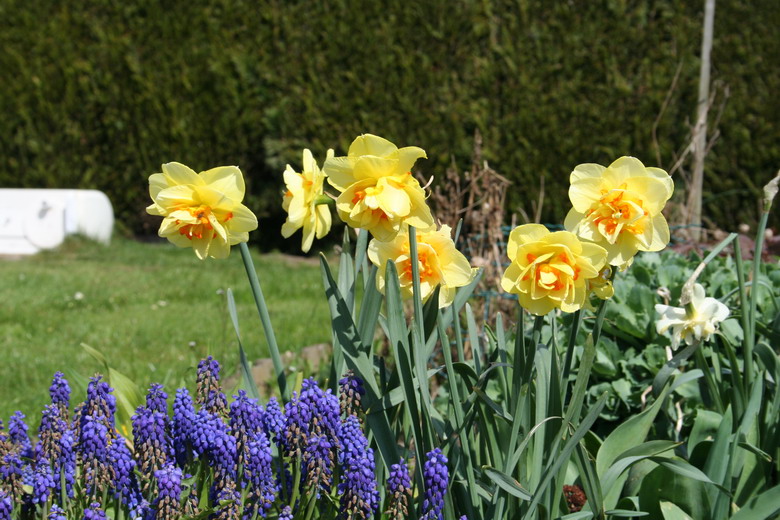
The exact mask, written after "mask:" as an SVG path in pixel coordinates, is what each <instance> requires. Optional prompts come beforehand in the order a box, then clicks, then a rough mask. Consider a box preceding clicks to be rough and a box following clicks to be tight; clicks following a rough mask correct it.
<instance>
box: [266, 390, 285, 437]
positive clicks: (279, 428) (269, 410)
mask: <svg viewBox="0 0 780 520" xmlns="http://www.w3.org/2000/svg"><path fill="white" fill-rule="evenodd" d="M263 431H265V434H266V436H267V437H268V439H269V440H271V441H273V442H275V443H276V444H277V445H278V446H279V447H280V449H281V442H282V440H283V435H282V434H283V432H284V414H282V408H281V407H280V406H279V401H277V400H276V397H271V398H270V399H268V403H267V404H266V405H265V413H264V414H263Z"/></svg>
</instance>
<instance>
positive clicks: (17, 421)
mask: <svg viewBox="0 0 780 520" xmlns="http://www.w3.org/2000/svg"><path fill="white" fill-rule="evenodd" d="M24 419H25V415H24V414H23V413H22V412H19V411H16V412H14V414H13V415H12V416H11V418H10V419H9V420H8V440H10V441H11V444H13V445H14V450H15V451H17V452H18V453H19V455H20V456H21V457H23V458H25V459H31V458H32V456H33V451H32V442H30V437H29V436H28V435H27V430H28V427H27V423H25V422H24Z"/></svg>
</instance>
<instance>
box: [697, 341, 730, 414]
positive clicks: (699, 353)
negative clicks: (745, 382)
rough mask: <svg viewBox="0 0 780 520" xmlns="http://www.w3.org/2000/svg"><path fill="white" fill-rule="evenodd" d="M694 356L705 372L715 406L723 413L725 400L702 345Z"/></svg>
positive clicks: (705, 378)
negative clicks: (721, 396)
mask: <svg viewBox="0 0 780 520" xmlns="http://www.w3.org/2000/svg"><path fill="white" fill-rule="evenodd" d="M694 356H695V358H696V364H697V365H699V368H700V369H701V371H702V372H704V380H705V382H706V384H707V389H708V390H709V392H710V396H711V398H712V400H713V401H714V402H715V408H716V409H717V410H718V413H720V414H721V415H722V414H723V400H722V399H721V398H720V392H719V391H718V385H716V384H715V379H713V377H712V372H711V371H710V367H709V365H708V364H707V359H706V358H705V357H704V352H703V349H702V348H701V347H699V348H697V349H696V352H695V353H694Z"/></svg>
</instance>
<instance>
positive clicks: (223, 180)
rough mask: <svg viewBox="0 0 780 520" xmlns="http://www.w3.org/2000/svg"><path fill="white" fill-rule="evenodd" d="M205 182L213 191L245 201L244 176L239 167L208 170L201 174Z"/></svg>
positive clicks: (238, 200) (234, 199)
mask: <svg viewBox="0 0 780 520" xmlns="http://www.w3.org/2000/svg"><path fill="white" fill-rule="evenodd" d="M200 178H201V179H203V182H205V183H206V185H207V186H208V187H209V188H211V189H212V190H215V191H218V192H220V193H222V194H223V195H225V196H226V197H228V198H229V199H231V200H233V201H234V202H241V201H242V200H244V192H245V190H246V187H245V185H244V176H243V175H241V170H239V169H238V167H237V166H220V167H218V168H212V169H210V170H206V171H205V172H202V173H201V174H200Z"/></svg>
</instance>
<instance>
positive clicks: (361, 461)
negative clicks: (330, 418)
mask: <svg viewBox="0 0 780 520" xmlns="http://www.w3.org/2000/svg"><path fill="white" fill-rule="evenodd" d="M340 440H341V446H342V449H341V451H340V452H339V463H340V465H341V482H340V483H339V487H338V490H339V494H340V499H339V513H340V515H341V517H342V518H357V517H360V518H368V517H370V516H371V515H372V514H374V513H376V511H377V509H378V508H379V491H378V490H377V487H376V477H375V475H374V469H375V463H374V450H372V449H371V448H369V447H368V440H367V439H366V436H365V434H363V430H362V428H361V426H360V421H359V420H358V418H357V417H356V416H354V415H349V416H347V418H346V420H345V421H344V423H343V424H342V427H341V439H340Z"/></svg>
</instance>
